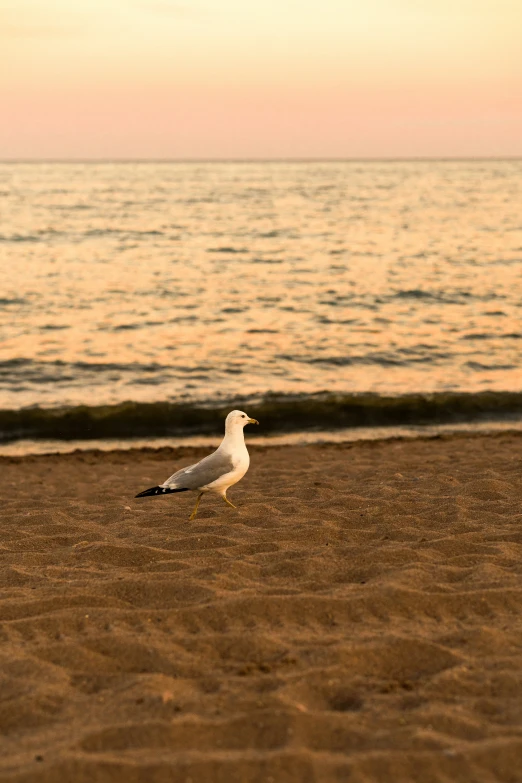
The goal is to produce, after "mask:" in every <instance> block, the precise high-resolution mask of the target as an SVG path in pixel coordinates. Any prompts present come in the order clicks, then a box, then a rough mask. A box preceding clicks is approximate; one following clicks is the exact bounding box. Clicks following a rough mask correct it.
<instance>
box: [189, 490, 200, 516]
mask: <svg viewBox="0 0 522 783" xmlns="http://www.w3.org/2000/svg"><path fill="white" fill-rule="evenodd" d="M202 497H203V492H200V493H199V495H198V499H197V500H196V505H195V506H194V511H193V512H192V514H191V515H190V516H189V521H190V522H192V520H193V519H195V517H196V514H197V513H198V506H199V501H200V500H201V498H202Z"/></svg>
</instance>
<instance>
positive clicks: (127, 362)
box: [0, 160, 522, 453]
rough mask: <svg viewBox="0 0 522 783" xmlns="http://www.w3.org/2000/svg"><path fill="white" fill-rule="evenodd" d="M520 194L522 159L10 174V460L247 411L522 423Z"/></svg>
mask: <svg viewBox="0 0 522 783" xmlns="http://www.w3.org/2000/svg"><path fill="white" fill-rule="evenodd" d="M521 184H522V160H476V161H474V160H462V161H456V160H455V161H444V160H440V161H328V162H321V161H317V162H313V161H308V162H269V161H267V162H116V163H111V162H104V163H63V162H59V163H52V162H41V163H23V162H20V163H2V164H0V265H1V271H2V274H1V282H0V443H1V444H3V445H1V446H0V453H13V449H18V452H17V453H22V452H24V451H32V450H33V451H34V450H38V449H41V444H42V443H43V442H45V443H46V444H47V445H48V444H53V443H54V444H55V445H57V444H63V443H69V444H70V443H72V442H73V441H74V442H85V443H89V442H93V439H96V441H97V442H98V443H100V442H101V443H105V444H108V445H109V446H110V445H111V444H112V445H114V444H121V443H122V442H127V443H131V442H134V441H133V439H136V438H138V439H142V440H144V441H146V442H149V441H151V442H152V439H154V438H174V439H176V438H187V437H189V438H190V437H194V436H200V437H205V436H212V437H214V435H216V434H217V433H219V432H220V431H221V428H222V414H223V413H224V412H226V411H227V410H229V409H230V408H231V406H233V407H242V408H246V409H247V410H248V411H249V412H250V413H251V415H254V416H255V417H256V418H259V419H260V420H261V421H262V425H263V429H262V430H261V435H262V436H264V437H271V436H277V437H280V436H281V434H284V433H288V434H292V433H293V434H294V435H295V433H302V432H308V433H310V432H315V433H323V435H324V433H332V432H340V431H341V429H343V431H347V432H348V431H349V432H355V434H356V433H357V431H358V430H359V428H365V429H366V430H368V429H370V430H371V429H372V428H382V427H385V428H386V427H400V428H404V427H413V428H417V429H418V428H421V429H422V427H425V426H430V427H433V425H439V424H446V425H447V424H448V423H451V422H455V423H458V424H459V425H462V424H463V423H464V424H466V423H468V424H470V425H472V424H474V423H480V424H481V426H483V424H484V421H491V422H499V423H502V424H503V425H505V423H506V422H513V423H514V424H517V423H520V421H522V370H521V366H522V361H521V360H522V274H521V271H522V187H521ZM517 425H518V424H517ZM38 444H40V445H38ZM49 448H50V446H49ZM9 450H11V451H10V452H9Z"/></svg>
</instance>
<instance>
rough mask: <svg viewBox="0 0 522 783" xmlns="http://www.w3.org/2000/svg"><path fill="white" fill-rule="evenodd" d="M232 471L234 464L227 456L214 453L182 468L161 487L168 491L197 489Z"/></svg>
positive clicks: (218, 452) (217, 452)
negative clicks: (167, 488) (166, 488)
mask: <svg viewBox="0 0 522 783" xmlns="http://www.w3.org/2000/svg"><path fill="white" fill-rule="evenodd" d="M232 470H234V462H233V461H232V457H231V456H230V455H229V454H223V453H222V452H220V451H215V452H214V453H213V454H209V455H208V457H205V458H204V459H202V460H201V461H200V462H196V463H195V464H194V465H189V467H188V468H182V469H181V470H178V471H177V473H174V474H173V475H172V476H171V477H170V478H168V479H167V480H166V481H165V482H164V483H163V484H162V485H161V486H162V487H169V488H170V489H175V488H179V489H181V488H185V489H199V487H206V486H207V484H212V482H213V481H216V479H218V478H220V476H224V475H225V473H230V472H231V471H232Z"/></svg>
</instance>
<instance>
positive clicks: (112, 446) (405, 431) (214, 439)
mask: <svg viewBox="0 0 522 783" xmlns="http://www.w3.org/2000/svg"><path fill="white" fill-rule="evenodd" d="M502 434H506V435H517V434H518V435H522V421H486V422H472V423H461V424H460V423H459V424H438V425H436V424H434V425H416V426H415V425H412V426H409V427H408V426H390V427H358V428H350V429H341V430H334V431H326V430H321V431H302V432H292V433H285V434H280V435H268V436H263V435H259V434H257V433H256V434H255V435H254V436H253V437H252V438H251V439H250V438H249V432H248V430H247V431H246V435H245V441H246V443H247V447H248V448H253V449H270V448H280V447H283V446H316V445H317V446H319V445H329V444H331V445H335V444H337V445H343V444H356V443H368V442H372V443H381V442H387V441H393V440H406V441H408V440H410V441H416V440H433V439H437V438H441V437H445V438H448V437H496V436H499V435H502ZM220 442H221V436H210V435H192V436H186V437H179V438H150V439H148V440H147V439H144V438H129V439H128V440H117V439H114V440H110V439H107V440H101V439H92V440H18V441H13V442H12V443H4V444H0V461H2V460H4V459H12V458H14V457H17V458H20V459H23V458H26V457H36V456H38V457H45V456H54V455H67V454H74V453H76V452H82V453H101V454H107V453H112V452H117V453H119V452H122V453H126V452H140V451H150V450H153V451H158V450H169V451H171V452H176V451H179V450H183V449H208V450H212V449H215V448H217V446H218V445H219V443H220Z"/></svg>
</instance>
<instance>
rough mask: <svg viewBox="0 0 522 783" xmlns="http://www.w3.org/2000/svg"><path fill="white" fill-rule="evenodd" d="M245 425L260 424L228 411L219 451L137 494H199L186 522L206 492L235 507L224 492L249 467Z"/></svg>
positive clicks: (235, 482) (242, 413)
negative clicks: (214, 494)
mask: <svg viewBox="0 0 522 783" xmlns="http://www.w3.org/2000/svg"><path fill="white" fill-rule="evenodd" d="M246 424H259V422H258V421H257V420H256V419H251V418H250V417H249V416H247V414H246V413H244V412H243V411H231V412H230V413H229V414H228V416H227V418H226V419H225V437H224V438H223V440H222V441H221V444H220V446H219V448H217V449H216V451H214V453H213V454H209V455H208V457H205V458H204V459H202V460H201V461H200V462H196V463H195V465H190V466H189V467H188V468H182V469H181V470H178V471H177V473H174V474H173V475H172V476H171V477H170V478H168V479H167V480H166V481H164V482H163V484H160V485H159V486H157V487H151V488H150V489H146V490H145V491H144V492H140V493H139V495H136V497H137V498H144V497H147V496H149V495H167V494H169V493H171V492H188V491H189V490H192V491H197V492H199V495H198V499H197V500H196V505H195V506H194V511H193V512H192V514H191V515H190V517H189V519H191V520H192V519H194V517H195V516H196V514H197V512H198V506H199V501H200V500H201V498H202V497H203V495H204V494H205V492H217V494H218V495H220V496H221V497H222V498H223V500H224V501H225V503H228V505H229V506H232V508H236V507H235V506H234V504H233V503H231V502H230V500H229V499H228V498H227V489H228V488H229V487H231V486H232V484H237V482H238V481H240V479H242V478H243V476H244V475H245V473H246V472H247V470H248V466H249V465H250V457H249V456H248V451H247V447H246V446H245V438H244V435H243V428H244V427H245V425H246Z"/></svg>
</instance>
